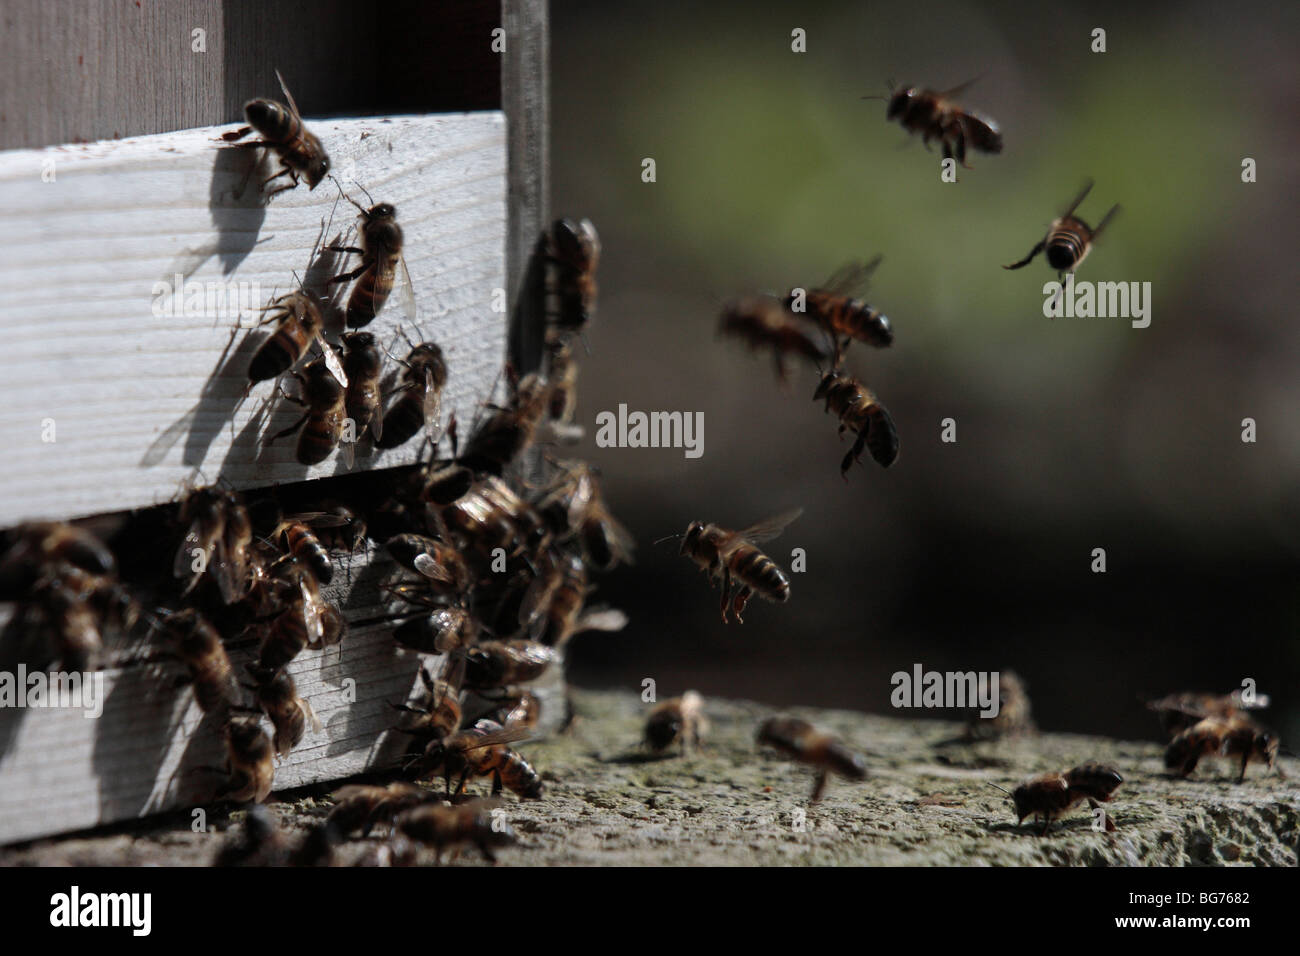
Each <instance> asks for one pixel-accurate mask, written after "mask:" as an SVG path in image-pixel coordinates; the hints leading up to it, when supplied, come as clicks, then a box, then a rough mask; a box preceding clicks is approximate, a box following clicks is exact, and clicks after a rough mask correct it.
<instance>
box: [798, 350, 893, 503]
mask: <svg viewBox="0 0 1300 956" xmlns="http://www.w3.org/2000/svg"><path fill="white" fill-rule="evenodd" d="M822 399H825V400H826V411H828V412H829V411H834V412H835V414H836V416H837V417H838V418H839V420H840V429H839V431H840V434H841V435H843V434H844V432H845V430H846V429H847V430H849V431H852V432H856V433H857V436H858V438H857V441H855V442H854V443H853V447H852V448H850V449H849V452H848V454H846V455H845V456H844V460H843V461H841V462H840V475H841V476H842V477H843V478H844V480H845V481H847V480H848V477H849V469H850V468H852V467H853V463H854V462H855V461H860V460H861V459H862V449H863V448H866V449H867V450H869V451H870V452H871V457H872V458H874V459H875V460H876V463H877V464H878V465H880V466H881V467H882V468H888V467H889V466H890V465H892V464H893V463H894V461H895V460H896V459H897V458H898V431H897V430H896V429H895V428H894V419H893V418H892V417H891V416H890V414H889V410H888V409H886V408H885V406H884V405H881V404H880V400H879V399H878V398H876V393H875V392H873V391H872V390H871V389H869V388H867V387H866V386H865V385H863V384H862V383H861V382H859V381H858V380H857V379H856V378H854V377H853V376H852V375H849V374H848V373H846V372H842V371H840V370H839V369H832V370H831V371H829V372H827V373H826V374H825V375H824V376H822V380H821V384H819V385H818V386H817V391H816V392H814V393H813V401H814V402H816V401H820V400H822Z"/></svg>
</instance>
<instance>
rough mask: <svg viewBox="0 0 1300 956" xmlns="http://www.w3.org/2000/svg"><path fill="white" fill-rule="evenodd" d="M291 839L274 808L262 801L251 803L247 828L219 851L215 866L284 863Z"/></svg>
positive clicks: (214, 861)
mask: <svg viewBox="0 0 1300 956" xmlns="http://www.w3.org/2000/svg"><path fill="white" fill-rule="evenodd" d="M288 857H289V841H288V840H287V839H286V838H285V835H284V832H283V831H282V830H281V829H280V825H279V824H278V823H276V820H275V817H274V816H273V815H272V813H271V811H270V810H268V809H267V808H266V807H264V806H263V805H262V804H260V803H258V804H254V805H253V806H251V807H249V809H248V815H247V816H245V817H244V827H243V832H242V833H241V834H240V835H239V836H238V837H237V838H235V839H233V840H231V841H229V842H228V843H227V844H226V845H225V846H223V847H222V848H221V850H220V851H218V853H217V856H216V859H214V860H213V861H212V865H213V866H284V865H285V863H286V861H287V860H288Z"/></svg>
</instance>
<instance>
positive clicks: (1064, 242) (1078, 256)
mask: <svg viewBox="0 0 1300 956" xmlns="http://www.w3.org/2000/svg"><path fill="white" fill-rule="evenodd" d="M1091 191H1092V180H1091V179H1090V180H1088V182H1087V183H1086V184H1085V185H1084V187H1083V191H1082V192H1080V193H1079V195H1078V196H1076V197H1075V198H1074V202H1072V203H1070V207H1069V208H1068V209H1066V210H1065V212H1064V213H1062V214H1061V216H1060V217H1059V218H1057V219H1054V220H1053V221H1052V225H1051V226H1050V227H1048V230H1047V235H1046V236H1044V237H1043V238H1042V239H1040V240H1039V241H1038V244H1037V245H1036V246H1034V248H1033V249H1031V250H1029V255H1027V256H1025V257H1024V258H1023V259H1021V260H1020V261H1019V262H1013V263H1012V264H1011V265H1009V266H1003V267H1002V268H1004V269H1019V268H1020V267H1022V266H1027V265H1029V263H1030V262H1032V261H1033V259H1034V257H1035V256H1036V255H1038V254H1039V253H1040V252H1042V251H1043V250H1044V249H1046V250H1047V264H1048V265H1049V266H1051V267H1052V268H1053V269H1055V270H1056V272H1057V277H1058V278H1060V279H1062V280H1064V278H1065V274H1066V273H1067V272H1069V273H1071V274H1073V273H1074V271H1075V270H1076V269H1078V268H1079V266H1080V265H1082V264H1083V260H1084V259H1086V258H1087V257H1088V253H1089V252H1090V251H1091V250H1092V244H1093V243H1094V242H1095V241H1096V240H1097V237H1098V236H1099V235H1101V231H1102V230H1103V229H1105V228H1106V224H1107V223H1109V222H1110V221H1111V219H1112V218H1113V217H1114V215H1115V213H1117V212H1119V204H1118V203H1116V204H1115V205H1114V206H1111V207H1110V211H1109V212H1108V213H1106V215H1104V216H1103V217H1102V219H1101V222H1099V223H1097V228H1096V229H1093V228H1092V227H1090V226H1089V225H1088V224H1087V223H1086V222H1084V221H1083V220H1082V219H1080V218H1079V217H1077V216H1076V215H1075V214H1074V210H1076V209H1077V208H1079V204H1080V203H1081V202H1083V200H1084V197H1086V196H1087V195H1088V193H1089V192H1091Z"/></svg>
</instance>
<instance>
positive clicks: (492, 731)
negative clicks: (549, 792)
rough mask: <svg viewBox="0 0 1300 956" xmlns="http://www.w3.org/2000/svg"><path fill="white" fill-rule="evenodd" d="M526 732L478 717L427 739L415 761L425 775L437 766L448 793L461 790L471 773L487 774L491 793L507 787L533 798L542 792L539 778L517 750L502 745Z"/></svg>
mask: <svg viewBox="0 0 1300 956" xmlns="http://www.w3.org/2000/svg"><path fill="white" fill-rule="evenodd" d="M527 736H528V730H527V729H526V728H524V727H517V726H516V727H502V726H501V725H500V724H497V723H495V722H493V721H490V720H480V721H479V722H478V723H476V724H475V725H474V726H473V727H471V728H469V729H468V730H461V731H457V732H456V733H453V734H449V735H447V736H445V737H441V738H436V739H434V740H432V741H430V742H429V744H428V746H427V747H426V748H425V751H424V756H423V758H422V759H421V760H420V761H419V764H418V767H419V773H420V775H421V776H422V777H427V776H429V775H431V774H434V773H436V772H437V771H438V770H441V771H442V773H443V780H444V782H445V783H446V786H447V792H448V794H452V795H455V796H458V795H459V794H460V793H461V792H463V790H464V788H465V781H466V780H468V779H469V778H470V777H471V776H474V777H489V776H490V777H491V778H492V796H494V797H495V796H497V795H498V794H499V793H501V791H502V789H503V788H507V789H509V790H510V791H511V792H513V793H516V794H518V795H519V796H521V797H524V798H525V799H537V798H539V797H541V794H542V778H541V777H540V776H539V775H538V773H537V771H536V770H534V769H533V767H532V765H531V764H530V763H529V762H528V761H527V760H525V759H524V758H523V756H522V755H521V754H519V753H518V752H517V751H515V750H512V749H511V748H510V747H508V746H506V745H507V744H510V743H513V742H515V741H517V740H523V739H524V738H526V737H527ZM456 774H460V781H459V783H457V785H456V789H455V791H453V790H452V789H451V777H452V776H454V775H456Z"/></svg>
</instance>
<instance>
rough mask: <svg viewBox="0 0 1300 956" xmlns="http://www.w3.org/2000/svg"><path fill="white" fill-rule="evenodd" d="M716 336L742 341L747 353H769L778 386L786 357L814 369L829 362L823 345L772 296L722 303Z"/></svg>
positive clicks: (784, 377) (783, 379) (784, 376)
mask: <svg viewBox="0 0 1300 956" xmlns="http://www.w3.org/2000/svg"><path fill="white" fill-rule="evenodd" d="M718 333H719V334H720V335H729V336H731V337H733V338H738V339H740V340H742V341H743V342H745V343H746V344H747V345H748V346H749V349H750V351H751V352H757V351H758V350H759V349H771V351H772V361H773V363H774V364H775V366H776V377H777V378H778V379H779V380H780V381H781V383H782V384H784V383H785V382H786V380H787V378H788V372H789V370H788V368H787V367H786V358H787V356H792V355H793V356H796V357H803V358H806V359H808V360H809V361H810V362H812V363H813V364H814V365H819V364H821V363H822V362H823V361H825V360H827V359H829V358H830V354H829V352H827V350H826V347H825V345H823V344H821V343H819V342H816V341H814V340H813V338H812V337H811V336H809V335H808V333H807V332H805V331H804V330H803V329H802V328H801V327H800V325H799V323H798V321H797V320H796V318H795V315H794V313H792V312H791V311H790V310H789V309H788V308H787V307H786V306H785V305H783V304H782V302H781V300H780V299H777V298H776V297H775V296H770V295H747V296H742V297H741V298H738V299H732V300H731V301H729V302H727V303H725V304H724V305H723V307H722V316H721V319H720V320H719V323H718Z"/></svg>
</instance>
